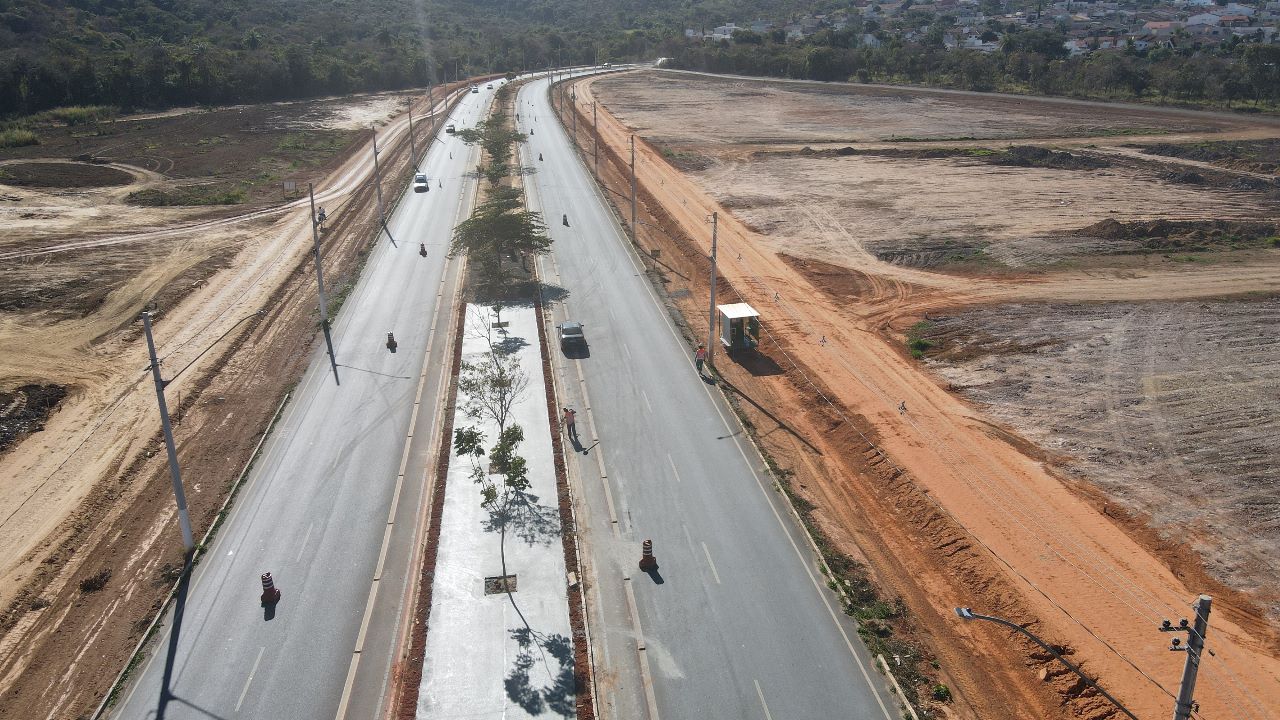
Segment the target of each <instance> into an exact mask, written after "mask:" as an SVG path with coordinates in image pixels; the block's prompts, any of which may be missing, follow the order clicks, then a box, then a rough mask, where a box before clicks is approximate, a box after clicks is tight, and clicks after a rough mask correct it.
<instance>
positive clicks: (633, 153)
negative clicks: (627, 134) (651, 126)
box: [631, 135, 640, 242]
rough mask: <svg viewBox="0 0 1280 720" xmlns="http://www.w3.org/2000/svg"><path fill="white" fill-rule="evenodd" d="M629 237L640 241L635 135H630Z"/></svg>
mask: <svg viewBox="0 0 1280 720" xmlns="http://www.w3.org/2000/svg"><path fill="white" fill-rule="evenodd" d="M631 239H632V241H634V242H640V235H639V233H638V232H637V231H636V136H635V135H632V136H631Z"/></svg>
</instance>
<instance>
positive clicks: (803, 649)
mask: <svg viewBox="0 0 1280 720" xmlns="http://www.w3.org/2000/svg"><path fill="white" fill-rule="evenodd" d="M547 88H548V82H547V81H546V80H538V81H535V82H533V83H530V84H528V85H526V86H525V87H524V88H523V89H522V91H521V92H520V95H519V101H518V103H519V112H520V126H521V129H522V130H524V131H525V132H529V131H531V130H532V131H533V133H534V134H533V135H532V137H530V139H529V142H528V143H526V144H525V146H524V147H523V148H522V153H523V161H522V162H523V164H524V165H526V166H532V167H534V169H535V172H534V173H533V174H531V175H528V176H526V178H525V181H526V186H527V187H528V195H529V199H530V206H531V208H532V209H534V210H538V211H541V212H543V213H544V215H545V217H546V218H547V222H548V226H549V229H550V232H551V235H552V237H553V239H554V241H555V242H554V245H553V247H552V254H551V256H550V257H548V258H545V259H544V260H543V265H542V269H543V279H544V281H545V282H547V283H548V284H550V285H553V286H557V285H558V286H559V287H560V288H561V289H562V290H563V292H564V293H565V298H564V300H563V302H562V303H560V305H559V306H558V307H557V308H556V311H555V315H556V321H557V322H559V321H563V320H566V319H571V320H577V321H581V322H583V323H585V326H586V328H585V329H586V335H587V341H588V343H589V348H590V349H589V353H586V357H581V358H578V357H575V358H568V357H566V356H564V355H563V354H562V353H559V352H556V353H555V364H556V375H557V378H558V381H559V385H560V387H559V390H560V391H561V392H562V393H564V396H563V399H562V403H563V404H567V405H572V406H574V407H575V408H577V409H578V410H579V415H578V423H577V424H578V428H579V434H580V435H581V436H582V444H583V446H584V448H583V449H585V450H586V451H587V452H586V453H585V454H583V453H581V452H580V453H579V454H577V456H576V458H577V459H576V462H571V463H570V476H571V480H572V481H573V482H574V483H575V484H576V486H577V487H578V488H579V490H578V492H579V493H581V494H582V495H583V497H584V498H585V502H580V503H579V505H580V506H581V507H580V513H581V514H580V515H579V517H578V523H579V526H580V528H581V529H582V531H583V532H582V538H581V539H582V541H583V543H584V553H583V554H584V557H585V561H586V562H589V563H590V564H591V565H592V572H593V575H594V578H595V582H594V584H592V585H591V586H590V587H589V588H588V592H589V601H590V602H591V604H592V609H591V613H590V618H589V619H590V621H591V627H590V631H591V634H592V639H593V646H594V659H595V662H596V663H597V665H598V666H603V668H602V669H601V671H598V672H597V679H598V681H599V685H598V697H599V699H600V715H601V717H602V718H608V719H609V720H613V719H615V718H616V719H618V720H632V719H635V718H645V717H648V718H649V719H650V720H657V718H658V717H663V718H671V719H678V718H692V717H703V718H726V719H729V718H734V719H737V718H761V719H763V720H770V719H771V718H774V717H776V718H859V719H864V720H874V719H877V718H884V719H885V720H890V719H891V718H895V717H898V715H899V713H898V711H897V710H896V704H895V703H894V701H893V700H892V696H891V695H890V694H889V693H888V692H887V691H886V689H885V687H884V683H883V682H882V679H881V676H880V675H879V674H878V673H877V672H876V671H875V670H874V669H873V667H872V665H871V659H870V658H869V657H868V654H867V651H866V649H865V647H863V645H862V644H861V642H860V640H859V638H858V636H857V634H856V630H855V626H854V624H853V622H852V621H850V620H849V619H848V618H847V617H845V616H844V615H843V614H842V613H841V612H840V610H839V605H838V600H837V598H836V596H835V594H834V593H832V592H830V591H829V590H827V589H826V588H825V587H824V583H825V579H824V578H823V577H822V576H821V575H820V574H819V573H818V572H817V570H816V567H817V564H816V556H815V555H814V553H813V551H812V550H811V548H810V546H809V544H808V541H807V540H806V539H805V538H804V537H803V535H801V533H799V532H798V530H797V523H796V521H795V520H794V519H793V517H792V516H791V512H790V510H789V508H788V507H787V506H786V504H785V503H784V502H783V501H782V497H781V495H780V493H779V492H778V491H777V490H775V489H774V488H773V487H772V483H771V481H770V479H769V477H768V475H767V473H766V472H765V470H764V463H763V461H762V459H761V458H760V456H759V455H758V454H757V453H756V451H755V448H754V447H753V446H752V444H751V443H750V442H749V440H747V439H746V438H745V437H744V436H743V430H742V428H741V426H740V425H739V424H738V423H737V421H736V420H735V419H734V417H733V414H732V412H731V411H730V409H729V408H728V407H727V405H726V404H725V402H724V401H723V399H722V398H721V397H720V395H719V393H718V391H716V390H715V389H714V388H713V387H710V386H708V385H706V384H705V383H703V381H702V380H700V379H699V377H698V375H697V374H696V372H695V370H694V368H693V362H692V354H693V348H692V347H690V346H689V345H688V344H687V343H686V342H684V341H683V340H682V339H681V338H680V336H679V334H678V332H677V330H676V329H675V327H674V325H673V323H672V321H671V318H670V317H669V316H668V314H667V311H666V309H665V308H664V307H663V305H662V303H661V302H660V301H659V299H658V298H657V296H656V295H655V293H654V291H653V289H652V288H651V287H650V285H649V281H648V279H647V278H646V277H645V275H644V273H643V270H642V266H641V264H640V261H639V260H638V258H637V257H636V256H635V253H634V252H633V250H632V247H631V245H630V243H629V241H628V240H627V238H626V236H625V235H624V234H623V232H622V230H621V229H620V228H619V226H618V223H617V221H616V219H615V216H614V214H613V213H612V212H611V210H610V209H609V208H608V207H607V205H606V203H605V201H604V199H603V198H602V196H601V194H600V191H599V189H598V188H597V186H596V184H595V181H594V180H593V179H592V178H591V177H590V175H589V174H588V172H587V169H586V167H585V166H584V164H583V162H582V161H580V160H579V158H578V156H577V155H576V154H575V152H574V150H573V149H572V148H571V147H570V144H569V141H568V137H567V135H566V132H565V130H564V129H563V128H562V127H561V126H560V125H559V123H558V122H557V121H556V120H555V117H554V115H553V114H552V110H551V107H550V101H549V98H548V94H547ZM539 154H541V156H542V158H543V159H542V160H541V161H539V160H538V157H539ZM562 216H565V217H567V219H568V225H567V226H566V225H564V224H563V222H562ZM720 357H723V356H722V355H721V356H720ZM721 362H728V360H721ZM645 539H652V540H653V542H654V549H655V555H656V556H657V559H658V561H659V564H660V567H659V570H658V572H657V573H654V574H652V575H650V574H646V573H642V572H640V571H639V570H638V568H637V561H638V560H639V555H640V544H641V541H642V540H645Z"/></svg>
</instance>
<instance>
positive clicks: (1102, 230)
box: [1077, 218, 1280, 252]
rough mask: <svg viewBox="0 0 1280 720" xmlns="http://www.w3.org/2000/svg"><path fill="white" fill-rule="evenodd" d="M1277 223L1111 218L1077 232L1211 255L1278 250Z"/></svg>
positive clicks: (1157, 248)
mask: <svg viewBox="0 0 1280 720" xmlns="http://www.w3.org/2000/svg"><path fill="white" fill-rule="evenodd" d="M1277 232H1280V227H1277V225H1276V224H1275V223H1263V222H1237V221H1233V220H1187V221H1175V220H1146V221H1140V222H1130V223H1122V222H1119V221H1117V220H1113V219H1111V218H1107V219H1106V220H1103V221H1101V222H1097V223H1094V224H1093V225H1090V226H1088V227H1085V228H1081V229H1080V230H1078V231H1077V234H1078V235H1081V236H1084V237H1091V238H1098V239H1101V240H1112V241H1122V240H1127V241H1134V242H1137V243H1138V244H1139V245H1140V246H1141V247H1142V248H1143V249H1145V250H1148V251H1157V252H1160V251H1168V250H1185V251H1189V252H1208V251H1215V250H1243V249H1246V248H1256V247H1275V246H1277V242H1278V241H1280V237H1278V236H1277Z"/></svg>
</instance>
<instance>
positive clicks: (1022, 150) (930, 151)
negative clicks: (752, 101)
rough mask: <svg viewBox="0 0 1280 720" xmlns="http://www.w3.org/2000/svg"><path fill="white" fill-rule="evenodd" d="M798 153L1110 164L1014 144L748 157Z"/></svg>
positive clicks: (1067, 166)
mask: <svg viewBox="0 0 1280 720" xmlns="http://www.w3.org/2000/svg"><path fill="white" fill-rule="evenodd" d="M779 155H781V156H787V155H799V156H803V157H850V156H855V155H873V156H876V157H887V158H895V159H907V160H941V159H945V158H972V159H974V160H979V161H981V162H984V163H987V164H988V165H1001V166H1005V167H1024V168H1032V167H1035V168H1050V169H1055V170H1097V169H1099V168H1105V167H1111V163H1110V162H1109V161H1107V160H1106V159H1104V158H1098V157H1093V156H1091V155H1075V154H1072V153H1069V152H1060V151H1057V150H1050V149H1048V148H1042V147H1037V146H1034V145H1015V146H1013V147H1010V148H1008V149H1007V150H995V149H993V148H985V147H960V148H952V147H946V148H866V149H862V148H855V147H853V146H850V145H846V146H844V147H839V148H829V149H825V150H814V149H813V148H811V147H809V146H807V145H806V146H805V147H803V148H801V149H800V150H798V151H791V150H784V151H781V152H758V153H753V155H752V157H754V158H760V157H765V156H774V157H776V156H779Z"/></svg>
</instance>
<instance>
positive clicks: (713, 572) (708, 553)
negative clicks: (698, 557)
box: [702, 543, 720, 585]
mask: <svg viewBox="0 0 1280 720" xmlns="http://www.w3.org/2000/svg"><path fill="white" fill-rule="evenodd" d="M702 552H703V553H704V554H706V556H707V564H708V565H710V566H711V577H713V578H715V579H716V584H717V585H719V584H720V573H718V572H716V564H715V563H714V562H712V560H711V551H710V550H708V549H707V544H706V543H702Z"/></svg>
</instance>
